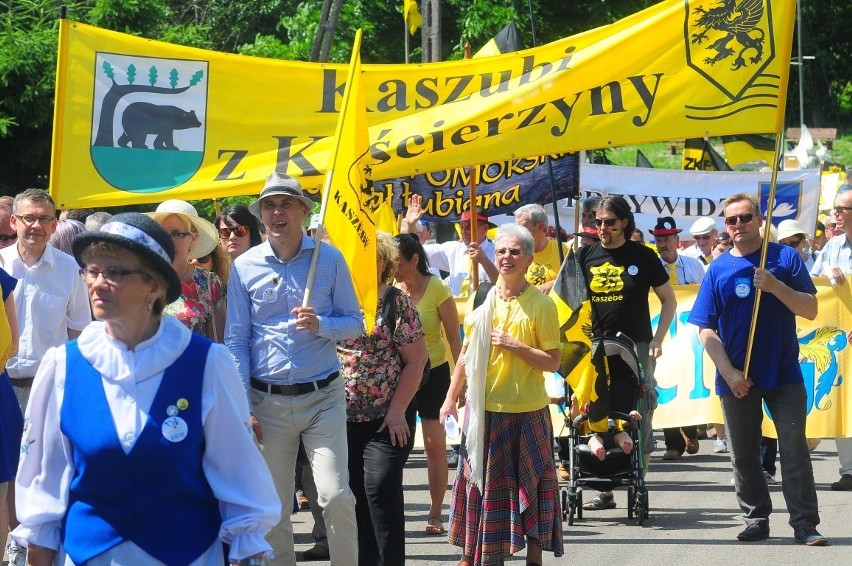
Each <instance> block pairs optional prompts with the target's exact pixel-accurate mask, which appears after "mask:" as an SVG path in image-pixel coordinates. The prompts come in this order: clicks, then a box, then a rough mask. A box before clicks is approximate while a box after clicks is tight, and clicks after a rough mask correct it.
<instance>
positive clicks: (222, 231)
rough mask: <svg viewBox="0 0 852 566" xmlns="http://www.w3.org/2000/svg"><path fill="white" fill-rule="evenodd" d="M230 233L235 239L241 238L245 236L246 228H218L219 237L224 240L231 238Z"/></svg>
mask: <svg viewBox="0 0 852 566" xmlns="http://www.w3.org/2000/svg"><path fill="white" fill-rule="evenodd" d="M231 233H233V234H234V235H236V236H237V238H242V237H243V236H245V235H246V234H248V228H246V227H245V226H239V225H237V226H224V227H222V228H219V237H220V238H222V239H223V240H224V239H228V238H230V237H231Z"/></svg>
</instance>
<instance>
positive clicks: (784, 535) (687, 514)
mask: <svg viewBox="0 0 852 566" xmlns="http://www.w3.org/2000/svg"><path fill="white" fill-rule="evenodd" d="M657 445H658V446H662V445H663V442H662V433H658V443H657ZM712 448H713V441H712V440H702V441H701V450H700V451H699V452H698V454H695V455H692V456H690V455H684V457H683V458H682V459H681V460H679V461H677V462H663V461H662V460H661V457H662V450H659V449H658V450H657V451H656V452H654V454H653V455H652V456H651V468H650V471H649V474H648V477H647V481H648V490H649V503H650V517H649V518H648V520H647V521H646V522H645V525H644V526H643V527H638V526H636V523H635V520H630V521H628V520H627V510H626V508H625V501H626V497H627V492H626V490H625V489H620V490H616V491H615V497H616V502H617V503H618V507H617V508H616V509H612V510H607V511H591V512H590V511H586V512H584V514H583V519H582V520H577V521H576V522H575V523H574V525H573V526H571V527H569V526H568V523H567V522H563V529H564V533H565V555H564V556H562V557H561V558H555V557H554V556H553V554H547V553H545V555H544V565H545V566H555V565H557V564H559V565H566V564H582V565H584V566H595V565H606V566H612V565H613V563H622V564H638V565H650V564H657V565H661V566H662V565H670V564H689V565H692V566H703V565H716V564H719V565H725V566H731V565H736V564H753V565H755V566H757V565H768V564H771V565H772V566H786V565H796V566H803V565H810V564H817V563H818V564H820V566H829V565H834V564H837V565H840V564H843V565H846V564H849V562H850V554H849V549H850V546H852V521H850V514H852V492H836V491H831V487H830V486H831V483H832V482H834V481H836V480H837V479H838V475H837V474H838V464H837V453H836V450H835V445H834V441H833V440H823V441H822V443H821V444H820V445H819V446H818V447H817V448H816V450H814V451H813V452H812V453H811V457H812V460H813V464H814V474H815V477H816V482H817V492H818V496H819V502H820V513H821V517H822V524H821V525H820V527H819V530H820V532H821V533H822V534H823V535H825V536H826V537H828V538H829V539H830V541H831V546H828V547H820V548H817V547H804V546H801V545H797V544H794V543H793V531H792V529H791V528H790V527H789V525H787V520H788V515H787V512H786V506H785V505H784V497H783V495H782V493H781V484H780V483H779V484H776V485H774V486H772V487H771V492H772V502H773V506H774V508H775V509H776V511H775V512H774V513H773V515H772V518H771V520H770V529H771V538H770V539H769V540H767V541H763V542H759V543H742V542H739V541H737V540H736V535H737V533H738V532H740V531H741V530H742V529H743V523H742V519H741V517H740V511H739V507H738V506H737V502H736V498H735V496H734V487H733V486H732V485H731V484H730V481H731V471H730V470H731V464H730V458H729V455H728V454H714V453H713V450H712ZM778 465H779V470H780V460H779V462H778ZM777 477H778V479H779V480H780V481H781V482H782V483H783V477H782V476H781V473H780V472H779V473H778V475H777ZM452 479H453V472H452V471H451V472H450V482H452ZM405 490H406V491H405V500H406V511H407V520H406V547H407V548H406V552H407V556H408V561H407V564H408V565H409V566H420V565H433V566H456V564H458V560H459V552H458V548H457V547H454V546H450V544H449V543H447V540H446V538H443V537H436V536H427V535H425V534H423V529H424V528H425V526H426V517H427V513H428V511H429V505H428V501H429V494H428V490H427V483H426V457H425V455H424V453H423V452H422V451H415V452H413V453H412V454H411V457H410V459H409V461H408V466H407V470H406V473H405ZM590 497H591V494H586V497H585V498H584V499H585V500H586V501H588V500H589V499H590ZM447 499H449V494H448V497H447ZM447 512H449V509H448V508H447V509H446V510H445V518H446V513H447ZM293 523H294V529H295V532H296V533H297V534H296V547H297V551H299V554H297V555H298V556H299V557H300V551H303V550H305V549H307V548H310V547H311V546H313V539H312V538H311V536H310V529H311V526H312V520H311V515H310V513H308V512H306V511H302V512H299V513H297V514H296V515H295V516H294V517H293ZM524 561H525V560H524V556H523V553H521V554H520V555H516V556H514V557H512V558H510V559H509V560H508V562H507V563H509V564H523V563H524ZM315 564H323V562H315Z"/></svg>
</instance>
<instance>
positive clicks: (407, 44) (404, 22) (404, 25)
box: [402, 14, 411, 65]
mask: <svg viewBox="0 0 852 566" xmlns="http://www.w3.org/2000/svg"><path fill="white" fill-rule="evenodd" d="M402 16H403V19H402V35H403V36H404V37H405V64H406V65H408V50H409V49H411V43H410V39H409V37H408V14H403V15H402Z"/></svg>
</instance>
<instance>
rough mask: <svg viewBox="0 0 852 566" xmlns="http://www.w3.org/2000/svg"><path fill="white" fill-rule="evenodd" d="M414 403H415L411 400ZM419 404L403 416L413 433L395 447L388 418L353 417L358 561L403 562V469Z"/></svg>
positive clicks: (391, 565) (385, 565) (390, 565)
mask: <svg viewBox="0 0 852 566" xmlns="http://www.w3.org/2000/svg"><path fill="white" fill-rule="evenodd" d="M412 405H414V404H412ZM415 416H416V408H415V407H413V406H412V407H410V408H409V410H408V411H406V414H405V417H406V421H408V427H409V428H410V429H411V435H409V437H408V444H406V445H405V446H399V445H397V446H393V445H392V444H391V441H390V433H389V431H388V429H385V430H383V431H382V432H378V429H379V427H381V426H382V422H383V420H384V419H376V420H373V421H367V422H350V423H347V425H346V431H347V436H348V439H349V485H350V487H351V488H352V493H354V494H355V516H356V518H357V520H358V564H359V566H402V565H404V564H405V499H404V498H403V494H402V471H403V468H404V467H405V463H406V462H407V461H408V455H409V454H410V453H411V449H412V448H413V447H414V430H415V426H416V425H415Z"/></svg>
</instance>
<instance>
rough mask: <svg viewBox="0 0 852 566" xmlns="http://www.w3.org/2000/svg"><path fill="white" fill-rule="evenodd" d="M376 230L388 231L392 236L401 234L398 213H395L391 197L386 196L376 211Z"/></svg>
mask: <svg viewBox="0 0 852 566" xmlns="http://www.w3.org/2000/svg"><path fill="white" fill-rule="evenodd" d="M376 230H381V231H382V232H387V233H388V234H390V235H391V236H396V235H397V234H399V222H397V220H396V214H394V213H393V206H391V199H390V197H385V199H384V200H383V201H382V204H381V206H379V210H378V211H377V212H376Z"/></svg>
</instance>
